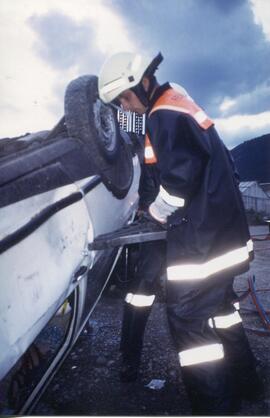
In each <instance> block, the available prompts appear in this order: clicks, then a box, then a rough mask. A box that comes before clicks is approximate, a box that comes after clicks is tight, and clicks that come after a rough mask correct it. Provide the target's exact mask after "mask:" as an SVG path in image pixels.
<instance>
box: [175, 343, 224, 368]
mask: <svg viewBox="0 0 270 418" xmlns="http://www.w3.org/2000/svg"><path fill="white" fill-rule="evenodd" d="M223 357H224V349H223V345H222V344H208V345H203V346H201V347H196V348H190V349H189V350H184V351H180V353H179V360H180V364H181V366H182V367H185V366H192V365H193V364H200V363H206V362H208V361H214V360H219V359H222V358H223Z"/></svg>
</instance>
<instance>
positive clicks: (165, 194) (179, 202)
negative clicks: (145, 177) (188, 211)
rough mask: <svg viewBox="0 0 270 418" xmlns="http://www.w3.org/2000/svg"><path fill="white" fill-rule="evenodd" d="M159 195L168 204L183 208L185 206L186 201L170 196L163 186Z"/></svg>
mask: <svg viewBox="0 0 270 418" xmlns="http://www.w3.org/2000/svg"><path fill="white" fill-rule="evenodd" d="M159 194H160V196H161V197H162V199H163V200H164V202H166V203H168V204H169V205H171V206H177V207H179V208H181V207H183V206H184V205H185V199H182V198H181V197H178V196H173V195H171V194H169V193H168V192H167V191H166V190H165V189H164V188H163V187H162V186H160V189H159Z"/></svg>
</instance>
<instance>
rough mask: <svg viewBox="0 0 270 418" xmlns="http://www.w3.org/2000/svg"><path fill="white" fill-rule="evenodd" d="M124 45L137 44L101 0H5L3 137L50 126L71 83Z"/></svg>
mask: <svg viewBox="0 0 270 418" xmlns="http://www.w3.org/2000/svg"><path fill="white" fill-rule="evenodd" d="M15 28H16V30H15ZM123 48H124V49H131V50H135V49H136V42H135V41H133V40H132V39H131V38H130V37H129V34H128V30H127V27H126V26H125V23H124V20H123V19H122V18H121V17H119V16H118V15H117V14H116V13H115V11H114V10H113V9H109V8H108V7H106V6H104V4H103V1H102V0H91V2H89V0H77V1H76V2H74V1H73V0H57V2H56V1H55V0H42V1H36V0H12V1H10V0H1V2H0V50H1V62H0V90H1V96H0V117H1V120H2V121H3V122H2V124H1V128H0V137H5V136H16V135H19V134H21V133H24V132H34V131H37V130H43V129H51V128H52V127H53V126H54V125H55V124H56V123H57V122H58V120H59V119H60V118H61V117H62V116H63V112H64V93H65V88H66V86H67V84H68V83H69V82H70V81H71V80H72V79H74V78H76V77H78V76H80V75H82V74H85V73H87V74H91V73H92V74H96V73H97V72H98V70H99V67H100V64H101V62H103V60H104V59H105V56H107V55H108V54H109V53H113V52H114V51H116V50H122V49H123Z"/></svg>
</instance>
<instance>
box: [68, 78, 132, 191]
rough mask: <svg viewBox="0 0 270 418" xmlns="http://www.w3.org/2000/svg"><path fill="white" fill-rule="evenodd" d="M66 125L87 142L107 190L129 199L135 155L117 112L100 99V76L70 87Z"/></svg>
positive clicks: (85, 79)
mask: <svg viewBox="0 0 270 418" xmlns="http://www.w3.org/2000/svg"><path fill="white" fill-rule="evenodd" d="M65 123H66V127H67V131H68V135H69V136H71V137H74V138H77V139H79V140H81V141H82V142H83V144H84V146H85V149H86V151H87V153H88V155H89V158H90V159H91V162H92V163H93V166H94V167H95V168H96V171H97V174H99V175H100V176H101V178H102V180H103V182H104V184H105V186H106V187H107V188H108V189H109V190H110V191H111V192H112V193H113V194H114V195H115V196H116V197H118V198H123V197H125V195H126V194H127V192H128V190H129V187H130V186H131V183H132V179H133V164H132V155H131V152H130V150H129V149H128V147H127V145H126V144H125V142H124V141H123V139H122V137H121V135H120V131H119V124H118V121H117V117H116V113H115V110H114V109H113V108H112V107H111V106H109V105H105V104H104V103H103V102H102V101H101V100H100V99H99V96H98V87H97V77H96V76H88V75H85V76H81V77H79V78H77V79H75V80H73V81H71V82H70V83H69V85H68V86H67V89H66V93H65Z"/></svg>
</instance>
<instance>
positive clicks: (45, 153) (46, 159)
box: [0, 76, 140, 414]
mask: <svg viewBox="0 0 270 418" xmlns="http://www.w3.org/2000/svg"><path fill="white" fill-rule="evenodd" d="M139 176H140V164H139V160H138V156H137V154H136V152H135V151H134V149H133V146H132V143H131V142H129V141H128V136H127V135H124V133H122V134H120V130H119V126H118V123H117V119H116V115H115V113H114V110H113V109H112V108H111V107H109V106H105V105H104V104H103V103H102V102H101V101H100V100H99V98H98V94H97V78H96V77H95V76H83V77H80V78H78V79H76V80H74V81H72V82H71V83H70V84H69V86H68V87H67V90H66V96H65V116H64V117H63V118H62V119H61V121H60V122H59V123H58V125H57V126H56V127H55V128H54V129H53V130H52V131H44V132H40V133H37V134H31V135H30V134H29V135H25V136H23V137H20V138H16V139H12V140H11V139H4V140H1V141H0V188H1V189H0V213H1V217H0V272H1V284H0V380H1V383H0V411H1V412H2V413H12V414H14V413H15V412H16V413H27V412H29V411H30V410H31V408H32V407H33V405H34V404H35V402H36V401H37V400H38V398H39V397H40V394H41V393H42V391H43V390H44V388H45V386H46V384H48V382H49V381H50V378H51V377H52V376H53V374H54V373H55V371H56V370H57V367H59V365H60V363H61V361H63V359H64V357H65V356H66V355H67V353H68V352H69V350H70V348H71V347H72V345H73V344H74V342H75V341H76V339H77V337H78V336H79V334H80V332H81V331H82V329H83V328H84V326H85V324H86V323H87V321H88V318H89V315H90V313H91V312H92V310H93V308H94V306H95V304H96V303H97V301H98V299H99V297H100V295H101V293H102V290H103V289H104V287H105V285H106V283H107V281H108V279H109V276H110V274H111V272H112V270H113V267H114V265H115V263H116V261H117V257H118V256H119V253H120V250H118V249H107V250H104V251H98V252H95V251H89V250H88V244H89V242H92V241H93V239H94V238H95V237H96V236H97V235H99V234H103V233H106V232H110V231H113V230H115V229H118V228H120V227H121V226H123V225H125V224H127V223H128V222H129V221H131V220H132V219H133V217H134V214H135V211H136V207H137V199H138V194H137V190H138V182H139Z"/></svg>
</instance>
